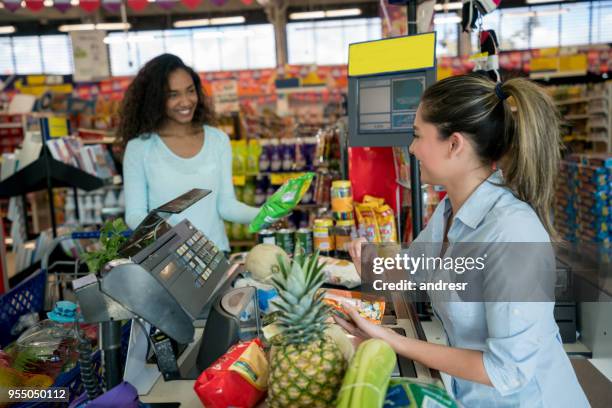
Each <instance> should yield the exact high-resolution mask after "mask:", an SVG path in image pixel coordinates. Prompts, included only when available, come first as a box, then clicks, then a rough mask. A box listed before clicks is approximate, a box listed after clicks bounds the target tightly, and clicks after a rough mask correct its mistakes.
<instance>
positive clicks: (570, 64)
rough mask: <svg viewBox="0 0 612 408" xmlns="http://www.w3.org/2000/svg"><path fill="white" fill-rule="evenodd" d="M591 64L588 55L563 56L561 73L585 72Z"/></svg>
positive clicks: (560, 62)
mask: <svg viewBox="0 0 612 408" xmlns="http://www.w3.org/2000/svg"><path fill="white" fill-rule="evenodd" d="M588 66H589V63H588V60H587V55H586V54H574V55H563V56H561V57H560V58H559V71H572V72H574V71H584V72H585V73H586V71H587V69H588Z"/></svg>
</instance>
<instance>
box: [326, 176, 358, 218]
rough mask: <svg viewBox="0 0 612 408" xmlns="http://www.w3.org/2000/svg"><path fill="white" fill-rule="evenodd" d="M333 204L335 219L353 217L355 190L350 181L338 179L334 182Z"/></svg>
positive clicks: (332, 190) (332, 188) (332, 189)
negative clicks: (353, 190)
mask: <svg viewBox="0 0 612 408" xmlns="http://www.w3.org/2000/svg"><path fill="white" fill-rule="evenodd" d="M331 206H332V212H333V214H334V218H335V219H337V220H347V219H353V192H352V189H351V182H350V181H348V180H336V181H334V182H332V187H331Z"/></svg>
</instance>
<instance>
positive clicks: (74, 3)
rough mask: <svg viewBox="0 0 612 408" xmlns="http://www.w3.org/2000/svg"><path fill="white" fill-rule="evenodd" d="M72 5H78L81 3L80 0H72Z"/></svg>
mask: <svg viewBox="0 0 612 408" xmlns="http://www.w3.org/2000/svg"><path fill="white" fill-rule="evenodd" d="M70 5H71V6H78V5H79V0H70Z"/></svg>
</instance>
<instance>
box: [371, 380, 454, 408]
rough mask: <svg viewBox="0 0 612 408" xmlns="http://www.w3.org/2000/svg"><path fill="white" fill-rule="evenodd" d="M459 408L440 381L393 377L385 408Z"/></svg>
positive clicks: (388, 389)
mask: <svg viewBox="0 0 612 408" xmlns="http://www.w3.org/2000/svg"><path fill="white" fill-rule="evenodd" d="M426 407H436V408H457V403H456V402H455V401H454V400H453V399H452V398H451V397H450V396H449V395H448V393H447V392H446V390H445V389H444V388H443V386H442V385H441V384H439V383H437V382H436V383H431V382H426V381H422V380H417V379H414V378H392V379H391V382H390V383H389V387H388V388H387V396H386V397H385V405H384V407H383V408H426Z"/></svg>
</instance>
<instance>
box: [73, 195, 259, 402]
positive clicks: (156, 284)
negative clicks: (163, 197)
mask: <svg viewBox="0 0 612 408" xmlns="http://www.w3.org/2000/svg"><path fill="white" fill-rule="evenodd" d="M208 194H210V190H202V189H194V190H191V191H189V192H187V193H185V194H183V195H182V196H180V197H178V198H177V199H175V200H172V201H171V202H169V203H167V204H164V205H163V206H161V207H159V208H157V209H155V210H153V211H151V212H150V213H149V214H148V216H147V217H146V218H145V220H144V221H142V222H141V223H140V224H139V226H138V227H137V228H136V229H135V230H134V232H133V234H132V235H131V237H130V239H129V240H128V241H127V242H126V243H125V244H124V245H123V246H122V247H121V248H120V250H119V258H118V259H116V260H114V261H112V262H110V263H109V264H108V265H106V267H105V268H104V270H103V271H101V272H100V273H99V274H89V275H87V276H85V277H83V278H80V279H78V280H75V281H73V288H74V291H75V294H76V297H77V300H78V302H79V305H80V308H81V313H82V315H83V318H84V320H85V322H87V323H100V343H101V348H102V350H103V355H104V364H105V381H106V387H107V389H110V388H112V387H113V386H114V385H116V384H118V383H119V382H121V380H122V379H124V380H126V381H128V382H130V383H132V385H134V386H135V387H136V388H137V389H138V392H139V394H146V393H147V392H148V391H149V390H150V388H151V387H152V386H153V384H154V383H155V381H156V380H157V379H158V377H159V376H160V374H161V375H163V377H164V379H165V380H174V379H185V378H195V376H197V375H198V374H199V373H200V372H201V371H202V370H203V369H205V368H206V367H207V366H208V364H210V363H211V362H212V361H214V360H215V359H216V358H217V357H219V356H220V355H221V354H223V353H224V352H225V350H227V348H228V347H229V346H231V344H233V343H235V342H236V341H238V340H239V339H240V333H239V331H240V330H241V328H243V327H244V325H243V324H242V323H241V317H242V321H244V320H245V319H244V313H243V312H244V311H245V310H247V309H249V307H250V309H249V310H250V311H251V313H250V315H251V317H253V318H252V319H246V320H247V321H249V324H252V325H253V326H254V327H255V331H256V332H258V331H259V321H258V315H259V314H258V311H257V310H256V308H257V299H256V293H257V291H256V290H255V289H254V288H240V289H234V290H232V289H231V288H230V284H231V282H232V281H233V279H234V278H235V277H236V275H237V272H236V269H237V268H236V266H235V265H234V266H232V265H230V262H229V261H228V259H227V258H226V256H225V254H224V253H223V252H222V251H221V250H219V248H217V246H216V245H215V244H214V243H213V242H212V241H210V240H209V239H208V238H207V237H206V236H205V235H204V234H203V233H202V232H201V231H199V230H198V229H197V228H195V227H194V226H193V225H192V224H191V223H190V222H189V221H188V220H182V221H180V222H178V223H177V224H176V225H174V226H172V225H171V223H169V222H168V221H169V218H170V216H171V215H172V214H177V213H180V212H182V211H183V210H185V209H186V208H188V207H189V206H191V205H193V204H194V203H196V202H197V201H199V200H201V199H204V198H205V197H206V196H207V195H208ZM205 312H206V313H205ZM203 314H207V315H208V316H207V317H208V318H207V322H206V327H205V330H204V335H203V338H202V341H201V346H200V350H199V353H198V356H197V363H196V364H195V367H194V371H192V372H191V373H183V372H181V371H180V370H179V367H178V364H177V353H178V352H180V350H181V347H180V345H186V344H189V343H191V342H193V340H194V334H195V328H194V322H195V321H196V320H198V319H199V318H200V317H202V316H203ZM126 319H133V323H132V325H131V333H130V340H129V345H128V353H127V359H126V364H125V365H126V367H125V371H124V372H123V373H122V371H121V369H120V364H119V356H120V352H119V350H120V343H121V337H120V330H121V327H120V321H122V320H126ZM152 326H153V327H154V328H155V329H152ZM221 334H222V335H221ZM254 335H257V334H256V333H255V334H254ZM213 338H214V339H213ZM183 348H184V347H183ZM148 349H153V351H154V352H155V357H156V365H151V364H147V351H148Z"/></svg>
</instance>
